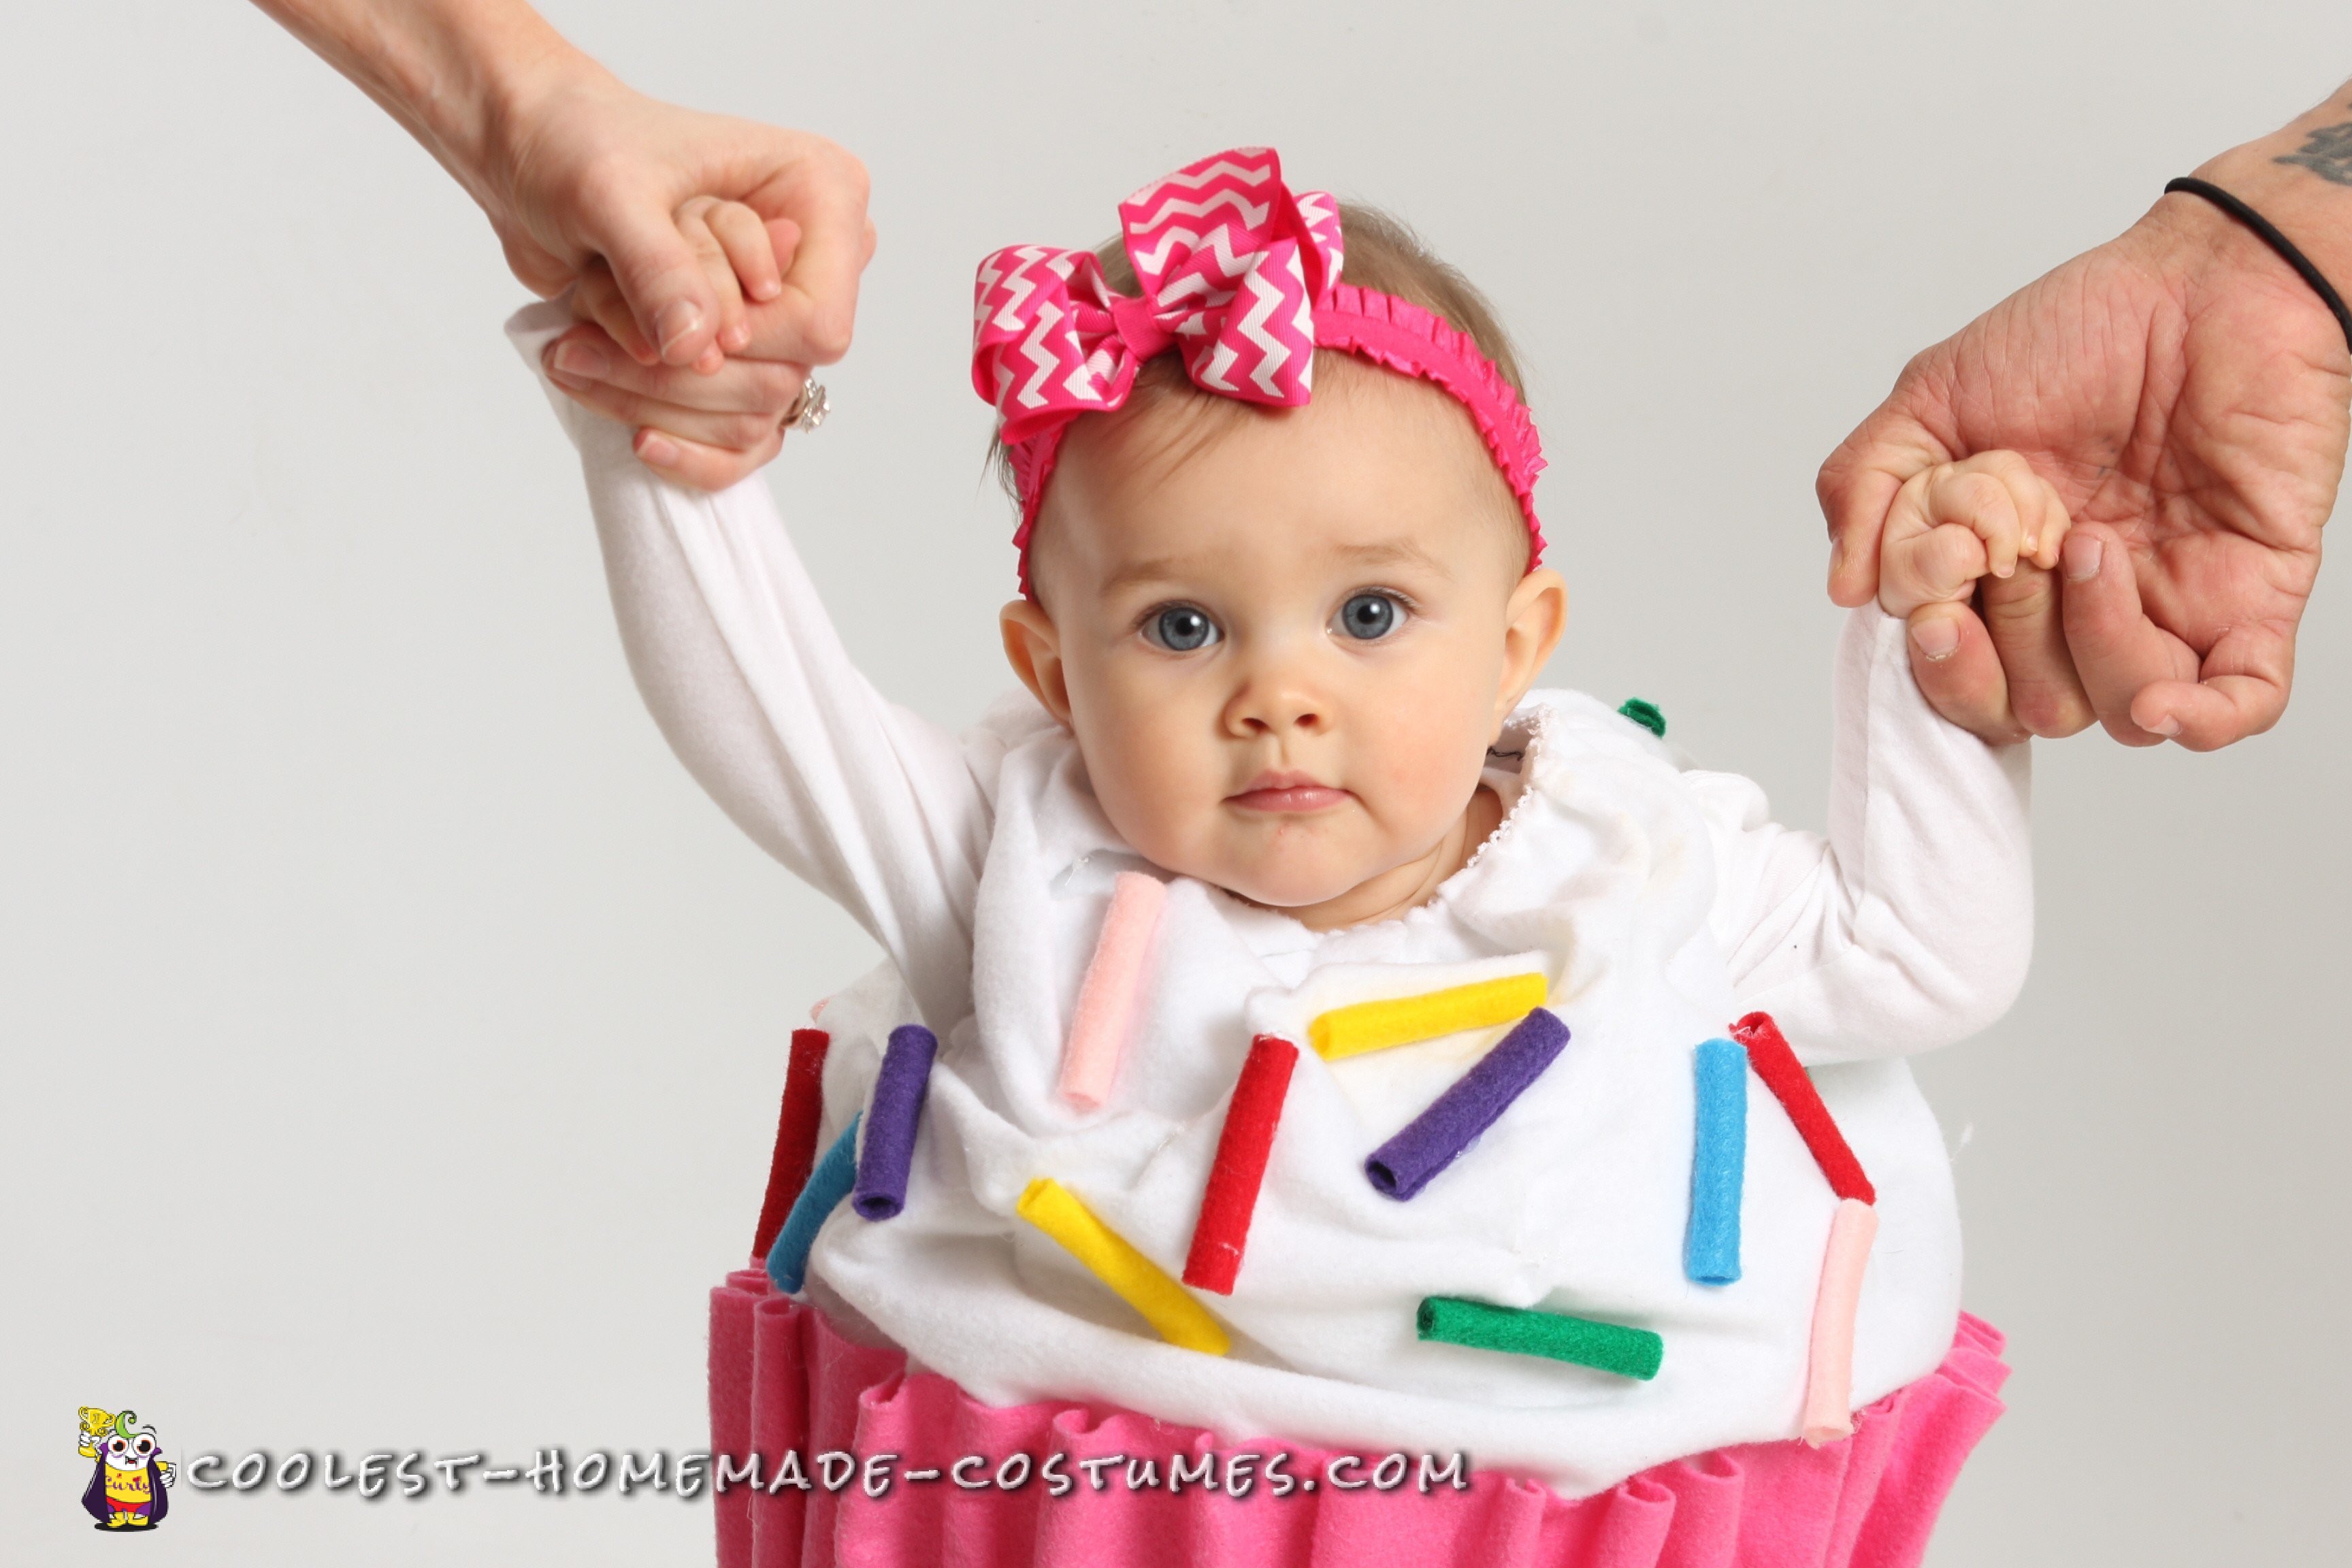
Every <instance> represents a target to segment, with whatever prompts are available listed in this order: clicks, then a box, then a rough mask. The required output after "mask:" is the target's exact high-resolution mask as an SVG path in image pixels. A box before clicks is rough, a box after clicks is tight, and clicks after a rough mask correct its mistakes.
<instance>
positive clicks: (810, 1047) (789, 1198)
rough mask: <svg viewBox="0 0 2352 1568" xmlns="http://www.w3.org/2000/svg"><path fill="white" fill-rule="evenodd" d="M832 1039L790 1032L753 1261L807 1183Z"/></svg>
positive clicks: (803, 1031) (760, 1255)
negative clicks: (789, 1060) (789, 1049)
mask: <svg viewBox="0 0 2352 1568" xmlns="http://www.w3.org/2000/svg"><path fill="white" fill-rule="evenodd" d="M832 1044H833V1037H832V1036H831V1035H828V1034H826V1033H825V1032H824V1030H823V1029H794V1030H793V1059H792V1065H791V1066H790V1067H787V1068H785V1069H784V1104H783V1109H782V1110H779V1111H778V1112H777V1113H776V1152H775V1153H774V1154H772V1155H771V1156H770V1157H769V1160H768V1195H767V1197H766V1199H765V1200H764V1201H762V1202H761V1205H760V1228H759V1232H758V1234H757V1235H756V1236H755V1237H753V1238H752V1242H751V1257H752V1259H753V1260H754V1261H755V1262H758V1261H760V1260H762V1259H764V1258H766V1257H767V1256H768V1248H770V1247H773V1246H774V1245H775V1244H776V1232H778V1231H780V1230H782V1228H783V1227H784V1216H785V1215H788V1214H790V1213H792V1212H793V1199H794V1198H797V1197H799V1196H800V1195H801V1189H802V1188H803V1187H804V1186H806V1185H808V1179H809V1170H810V1168H811V1167H813V1166H814V1164H815V1163H816V1124H817V1118H818V1116H819V1114H820V1113H821V1112H823V1110H824V1053H825V1049H826V1047H829V1046H831V1045H832Z"/></svg>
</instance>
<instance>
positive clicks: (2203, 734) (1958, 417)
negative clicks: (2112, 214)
mask: <svg viewBox="0 0 2352 1568" xmlns="http://www.w3.org/2000/svg"><path fill="white" fill-rule="evenodd" d="M2256 145H2257V146H2259V145H2260V144H2256ZM2290 145H2291V143H2290ZM2225 162H2226V161H2225V160H2217V164H2219V163H2225ZM2270 163H2271V160H2270V159H2269V158H2268V157H2267V156H2263V158H2261V160H2260V161H2259V163H2250V162H2248V161H2246V160H2243V159H2241V160H2240V161H2239V162H2238V163H2236V164H2234V165H2231V166H2228V167H2218V168H2213V171H2212V173H2211V174H2209V176H2208V177H2210V178H2213V179H2215V181H2216V183H2218V184H2224V185H2225V186H2229V185H2231V184H2232V183H2233V181H2232V176H2233V175H2234V177H2235V179H2234V184H2236V186H2237V188H2238V189H2239V192H2240V194H2241V195H2247V196H2248V197H2249V199H2252V200H2253V201H2254V203H2255V205H2257V207H2262V206H2263V205H2264V197H2263V195H2256V194H2253V191H2252V190H2249V189H2248V187H2249V186H2252V187H2254V189H2256V190H2270V191H2275V190H2277V189H2279V188H2281V187H2280V186H2278V185H2277V184H2272V183H2269V182H2271V181H2276V180H2284V179H2303V180H2309V179H2310V178H2311V175H2310V174H2305V173H2302V172H2300V171H2298V172H2296V173H2295V174H2280V173H2279V172H2277V171H2275V170H2273V169H2271V168H2270V167H2269V165H2270ZM2266 176H2267V178H2266ZM2324 191H2325V187H2323V193H2324ZM2342 195H2343V196H2344V197H2345V198H2346V200H2345V206H2344V214H2343V218H2342V221H2343V222H2344V223H2345V224H2346V225H2347V229H2346V231H2345V232H2346V234H2347V236H2352V191H2346V192H2344V193H2342ZM2273 216H2277V215H2276V214H2274V215H2273ZM2305 243H2306V246H2307V247H2312V248H2316V247H2314V246H2312V244H2311V241H2310V240H2309V239H2308V238H2306V241H2305ZM2336 243H2338V244H2344V243H2345V242H2344V241H2343V240H2340V239H2339V240H2337V241H2336ZM2345 248H2346V250H2347V253H2352V244H2347V245H2346V246H2345ZM2347 281H2352V280H2347ZM2347 396H2352V352H2347V346H2346V342H2345V338H2344V333H2343V331H2341V329H2339V328H2338V326H2337V325H2336V321H2335V319H2334V318H2333V317H2332V316H2331V315H2330V314H2329V313H2328V311H2327V310H2326V308H2325V306H2323V305H2322V303H2321V302H2320V300H2319V299H2318V297H2317V296H2316V295H2315V293H2314V292H2313V291H2312V289H2310V287H2309V286H2308V285H2306V284H2305V282H2304V281H2303V279H2300V278H2298V277H2297V276H2296V275H2295V274H2294V271H2293V270H2291V269H2290V268H2288V267H2287V265H2286V264H2285V263H2284V262H2283V261H2282V260H2280V259H2279V258H2278V257H2277V256H2276V255H2275V254H2274V253H2273V252H2272V251H2271V250H2270V248H2269V247H2267V246H2265V245H2264V244H2263V242H2262V241H2261V240H2260V239H2259V238H2257V237H2255V236H2253V235H2252V234H2251V233H2249V232H2248V231H2247V230H2246V229H2244V228H2243V227H2242V226H2240V225H2239V224H2238V223H2237V222H2235V220H2233V219H2231V217H2230V216H2227V215H2225V214H2224V213H2222V212H2221V211H2220V210H2219V209H2218V208H2215V207H2213V206H2212V205H2210V204H2208V203H2206V202H2204V201H2202V200H2200V199H2199V198H2197V197H2195V196H2191V195H2168V196H2165V197H2163V198H2162V199H2161V200H2159V201H2158V203H2157V205H2155V206H2154V207H2153V208H2151V209H2150V210H2149V212H2148V214H2147V216H2145V217H2143V218H2142V219H2141V220H2140V221H2139V222H2138V223H2137V224H2136V225H2135V226H2133V227H2132V228H2131V229H2130V230H2128V231H2127V232H2126V233H2125V234H2123V235H2122V236H2120V237H2117V238H2116V239H2114V240H2112V241H2110V242H2109V243H2107V244H2105V245H2104V246H2101V247H2098V248H2097V249H2095V250H2093V251H2091V252H2089V253H2088V254H2086V255H2084V256H2081V257H2078V258H2075V259H2074V260H2073V261H2070V262H2068V263H2066V264H2065V265H2064V266H2063V267H2061V268H2058V269H2057V270H2056V271H2054V272H2052V273H2050V274H2049V275H2048V276H2046V277H2044V278H2042V279H2039V280H2038V281H2036V282H2034V283H2032V284H2030V285H2028V286H2027V287H2026V288H2024V289H2020V290H2019V291H2018V292H2017V293H2015V294H2013V295H2011V297H2010V298H2009V299H2007V300H2002V301H2001V302H2000V304H1999V305H1996V306H1995V307H1993V309H1992V310H1989V311H1987V312H1986V313H1985V314H1984V315H1983V316H1980V317H1979V318H1978V319H1977V320H1976V321H1972V322H1970V323H1969V325H1968V326H1966V327H1964V328H1962V329H1961V330H1960V331H1959V332H1958V333H1957V334H1956V335H1954V336H1953V337H1951V338H1949V339H1948V340H1946V341H1945V342H1941V343H1938V344H1937V345H1936V346H1935V347H1933V348H1931V349H1928V350H1927V352H1925V353H1922V354H1920V355H1919V356H1918V357H1916V359H1914V360H1913V361H1912V362H1911V363H1910V364H1909V365H1908V366H1906V368H1905V370H1904V372H1903V374H1902V376H1901V378H1900V379H1899V380H1898V381H1897V382H1896V383H1895V390H1894V391H1893V393H1892V394H1890V395H1889V396H1888V397H1887V399H1886V401H1885V404H1883V405H1880V407H1879V408H1878V409H1877V411H1876V412H1874V413H1873V414H1872V415H1871V416H1869V417H1868V418H1867V419H1865V420H1864V421H1863V423H1862V425H1861V426H1860V427H1858V428H1857V429H1856V430H1855V431H1854V432H1853V435H1851V436H1849V437H1847V438H1846V440H1845V441H1844V443H1843V445H1842V446H1840V447H1838V449H1837V450H1836V451H1835V452H1833V453H1832V454H1831V456H1830V458H1829V461H1828V462H1827V463H1825V464H1824V465H1823V466H1822V471H1821V478H1820V481H1819V487H1818V488H1819V492H1820V497H1821V502H1822V510H1823V512H1824V514H1825V515H1826V516H1827V518H1828V520H1829V524H1830V533H1831V538H1832V543H1833V548H1832V559H1831V568H1830V595H1831V597H1832V598H1833V599H1835V600H1836V601H1837V602H1838V603H1840V604H1843V605H1858V604H1863V603H1865V602H1867V601H1868V600H1869V598H1870V597H1871V596H1872V595H1873V594H1874V592H1875V588H1876V577H1877V554H1878V549H1877V547H1878V540H1879V535H1880V531H1881V529H1882V527H1883V526H1884V523H1885V519H1886V516H1887V512H1888V510H1889V509H1890V507H1891V506H1892V505H1893V504H1894V502H1895V498H1896V496H1897V494H1898V493H1899V492H1900V491H1901V490H1902V488H1903V486H1904V484H1905V482H1906V480H1909V479H1911V478H1912V477H1913V476H1914V475H1916V474H1919V473H1921V472H1923V471H1925V470H1927V469H1929V468H1934V467H1935V466H1937V465H1938V464H1943V463H1951V462H1958V461H1960V460H1962V459H1964V458H1969V457H1971V456H1974V455H1975V454H1978V453H1980V452H1985V451H1989V450H1992V449H1995V448H2001V447H2007V448H2011V449H2014V450H2016V451H2018V452H2021V453H2022V454H2023V455H2024V456H2025V458H2027V460H2028V461H2029V462H2030V463H2031V464H2032V467H2033V468H2034V470H2035V471H2036V472H2038V473H2039V474H2041V475H2042V477H2043V478H2044V479H2048V480H2049V481H2050V483H2051V484H2052V485H2053V487H2055V489H2056V490H2057V493H2058V497H2059V499H2060V500H2061V501H2062V502H2063V505H2064V507H2065V509H2066V510H2067V511H2068V512H2069V513H2071V514H2072V515H2073V516H2074V519H2075V520H2076V521H2077V523H2078V527H2077V528H2076V530H2075V531H2074V533H2073V535H2072V536H2070V537H2069V538H2068V540H2067V542H2066V547H2065V551H2064V556H2063V562H2062V563H2061V566H2060V569H2059V572H2058V573H2057V574H2054V576H2053V574H2045V573H2028V572H2021V573H2020V574H2018V575H2017V576H2016V577H2014V578H2011V579H2008V580H2006V581H2002V582H1997V583H1996V582H1990V581H1989V582H1987V583H1986V584H1984V588H1983V591H1982V593H1981V594H1980V595H1979V599H1978V601H1977V605H1976V606H1975V607H1973V608H1972V607H1971V606H1969V605H1931V606H1928V607H1927V608H1926V609H1923V610H1921V611H1920V612H1918V614H1917V615H1916V616H1914V617H1913V621H1912V640H1913V647H1914V659H1913V665H1914V668H1915V669H1916V671H1917V672H1918V675H1919V679H1920V683H1921V687H1922V689H1924V690H1925V691H1926V692H1927V695H1928V697H1929V700H1931V701H1933V702H1934V703H1935V704H1936V706H1937V708H1938V710H1941V711H1942V712H1943V713H1944V714H1945V715H1946V716H1947V717H1948V718H1950V719H1952V720H1953V721H1956V722H1958V723H1960V724H1963V725H1965V726H1967V727H1968V728H1969V729H1971V730H1974V731H1977V732H1978V733H1979V734H1981V735H1984V736H1986V737H1987V738H1988V739H1991V740H2011V739H2017V738H2020V737H2021V736H2022V735H2023V734H2025V733H2028V732H2031V733H2033V734H2040V735H2064V734H2071V733H2073V732H2074V731H2077V730H2080V729H2082V728H2084V726H2086V725H2087V724H2089V723H2090V722H2091V721H2093V720H2094V719H2095V720H2096V721H2099V722H2100V723H2102V724H2104V725H2105V727H2106V729H2107V731H2108V732H2109V733H2110V734H2113V735H2114V736H2115V737H2116V739H2118V740H2121V741H2124V742H2127V743H2131V744H2136V745H2150V744H2155V743H2157V742H2160V741H2162V740H2164V739H2166V738H2168V737H2169V738H2172V739H2177V740H2179V742H2181V743H2182V744H2183V745H2186V746H2189V747H2191V748H2194V749H2197V750H2200V751H2201V750H2210V749H2211V748H2214V747H2218V746H2223V745H2227V744H2229V743H2230V742H2233V741H2237V740H2240V739H2242V738H2243V737H2245V736H2247V735H2250V734H2253V733H2256V732H2258V731H2263V730H2265V729H2268V728H2269V727H2270V726H2271V725H2272V724H2273V723H2274V722H2276V721H2277V719H2278V716H2279V714H2280V712H2281V710H2284V707H2285V706H2286V700H2287V694H2288V690H2289V688H2290V686H2291V684H2292V682H2293V679H2294V634H2295V628H2296V626H2297V624H2298V622H2299V621H2300V619H2301V617H2302V615H2303V608H2304V604H2305V600H2306V599H2307V598H2308V596H2309V595H2310V593H2311V587H2312V583H2313V579H2314V577H2315V574H2316V573H2317V571H2318V568H2319V538H2320V530H2321V526H2322V525H2323V524H2324V523H2325V522H2326V521H2327V516H2328V513H2329V511H2330V510H2332V509H2333V507H2334V505H2335V500H2336V487H2337V484H2338V482H2339V480H2340V479H2341V478H2342V476H2343V468H2344V451H2345V440H2346V433H2347ZM2061 578H2063V587H2062V585H2061V584H2060V582H2059V581H2058V579H2061Z"/></svg>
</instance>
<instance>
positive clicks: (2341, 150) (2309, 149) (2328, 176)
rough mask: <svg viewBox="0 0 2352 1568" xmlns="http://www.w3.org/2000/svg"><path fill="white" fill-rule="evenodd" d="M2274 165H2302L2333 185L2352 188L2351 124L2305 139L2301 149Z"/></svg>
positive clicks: (2328, 127)
mask: <svg viewBox="0 0 2352 1568" xmlns="http://www.w3.org/2000/svg"><path fill="white" fill-rule="evenodd" d="M2271 162H2272V163H2299V164H2301V165H2302V166H2303V167H2305V168H2306V169H2308V170H2310V171H2311V172H2312V173H2313V174H2316V175H2318V176H2319V177H2320V178H2321V179H2323V180H2326V181H2327V182H2329V183H2330V184H2338V185H2352V121H2347V122H2346V123H2344V124H2342V125H2323V126H2321V127H2320V128H2319V129H2318V130H2316V131H2314V132H2311V134H2310V135H2308V136H2306V137H2305V138H2304V142H2303V145H2302V147H2301V148H2299V149H2298V150H2296V151H2294V152H2293V153H2286V154H2284V156H2282V157H2277V158H2273V159H2272V160H2271Z"/></svg>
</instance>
